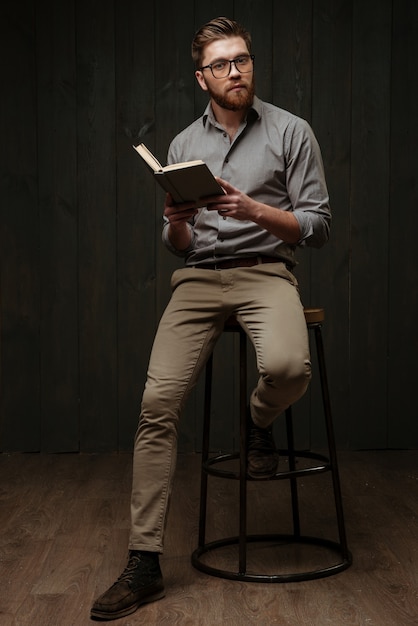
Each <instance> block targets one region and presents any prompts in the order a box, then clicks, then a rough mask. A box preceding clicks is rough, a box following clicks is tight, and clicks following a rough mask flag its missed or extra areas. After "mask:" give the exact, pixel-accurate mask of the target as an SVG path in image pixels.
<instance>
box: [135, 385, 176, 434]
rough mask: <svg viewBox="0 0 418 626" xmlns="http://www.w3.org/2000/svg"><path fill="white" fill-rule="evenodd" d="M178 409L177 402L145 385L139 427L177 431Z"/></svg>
mask: <svg viewBox="0 0 418 626" xmlns="http://www.w3.org/2000/svg"><path fill="white" fill-rule="evenodd" d="M179 413H180V408H179V406H178V402H176V400H175V399H174V398H172V397H171V396H170V395H169V394H167V393H164V392H163V391H162V390H161V389H156V388H155V387H154V386H153V385H146V386H145V390H144V393H143V396H142V402H141V415H140V426H141V425H142V426H145V425H149V426H152V427H154V428H158V429H172V428H174V429H175V430H177V423H178V420H179Z"/></svg>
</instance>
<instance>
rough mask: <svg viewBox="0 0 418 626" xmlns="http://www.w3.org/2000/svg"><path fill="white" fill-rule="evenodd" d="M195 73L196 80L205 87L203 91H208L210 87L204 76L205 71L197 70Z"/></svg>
mask: <svg viewBox="0 0 418 626" xmlns="http://www.w3.org/2000/svg"><path fill="white" fill-rule="evenodd" d="M194 75H195V76H196V80H197V82H198V83H199V86H200V87H201V88H202V89H203V91H207V90H208V87H207V85H206V81H205V77H204V76H203V72H201V71H200V70H197V71H196V72H195V73H194Z"/></svg>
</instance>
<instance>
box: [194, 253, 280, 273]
mask: <svg viewBox="0 0 418 626" xmlns="http://www.w3.org/2000/svg"><path fill="white" fill-rule="evenodd" d="M262 263H283V261H282V260H281V259H278V258H277V257H274V256H264V255H260V256H248V257H241V258H237V259H227V260H226V261H219V262H218V263H200V264H199V265H194V266H193V267H195V268H196V269H199V270H228V269H232V268H234V267H253V266H254V265H261V264H262Z"/></svg>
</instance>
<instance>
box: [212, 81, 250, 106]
mask: <svg viewBox="0 0 418 626" xmlns="http://www.w3.org/2000/svg"><path fill="white" fill-rule="evenodd" d="M206 86H207V89H208V92H209V95H210V97H211V98H212V99H213V100H214V101H215V102H216V104H217V105H218V106H220V107H222V108H223V109H227V110H228V111H243V110H245V109H248V108H249V107H250V106H251V105H252V103H253V100H254V93H255V85H254V77H253V79H252V81H251V83H250V84H249V85H248V87H246V88H245V89H243V90H242V91H240V92H235V91H232V92H231V91H227V92H226V93H225V94H221V93H218V92H217V91H214V90H213V89H212V88H211V87H210V86H209V85H208V84H207V83H206Z"/></svg>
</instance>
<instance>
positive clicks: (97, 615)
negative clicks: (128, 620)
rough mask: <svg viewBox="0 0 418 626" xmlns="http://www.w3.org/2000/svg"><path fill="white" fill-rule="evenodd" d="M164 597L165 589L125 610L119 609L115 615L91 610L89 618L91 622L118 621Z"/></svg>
mask: <svg viewBox="0 0 418 626" xmlns="http://www.w3.org/2000/svg"><path fill="white" fill-rule="evenodd" d="M164 596H165V589H160V591H156V592H155V593H153V594H151V595H149V596H147V597H145V598H142V599H141V600H139V601H138V602H135V604H131V605H130V606H127V607H126V608H125V609H121V610H120V611H116V612H115V613H105V612H103V611H96V610H94V609H92V610H91V611H90V618H91V619H93V620H112V619H119V618H120V617H126V616H127V615H131V613H135V611H137V610H138V609H139V607H140V606H143V605H144V604H149V603H150V602H155V601H156V600H161V598H164Z"/></svg>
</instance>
